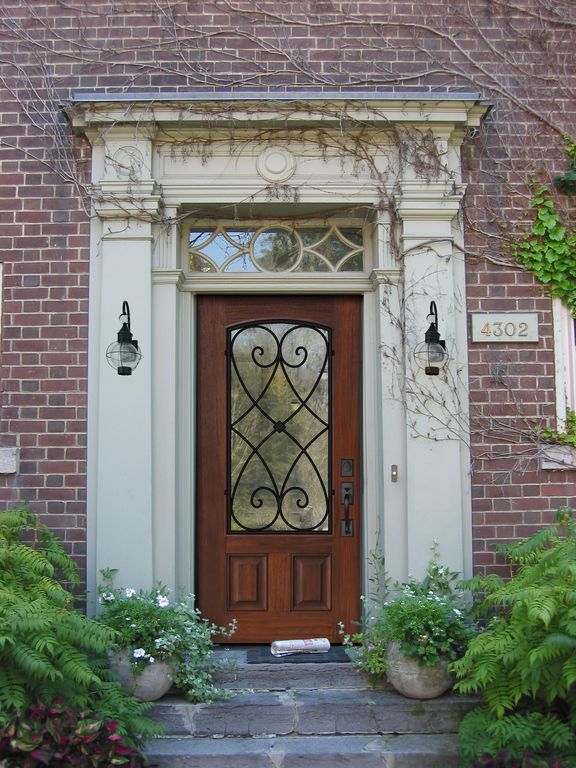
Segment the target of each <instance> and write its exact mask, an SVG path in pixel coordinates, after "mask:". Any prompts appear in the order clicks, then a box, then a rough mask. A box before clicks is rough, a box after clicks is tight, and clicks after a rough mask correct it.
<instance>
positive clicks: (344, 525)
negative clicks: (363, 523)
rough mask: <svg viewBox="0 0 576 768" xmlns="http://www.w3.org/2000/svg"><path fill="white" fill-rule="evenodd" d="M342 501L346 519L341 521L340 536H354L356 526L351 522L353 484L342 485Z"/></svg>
mask: <svg viewBox="0 0 576 768" xmlns="http://www.w3.org/2000/svg"><path fill="white" fill-rule="evenodd" d="M340 501H341V503H342V504H343V505H344V519H343V520H342V521H341V526H340V535H341V536H353V535H354V524H353V521H352V520H350V504H352V503H353V501H354V485H353V484H352V483H342V484H341V485H340Z"/></svg>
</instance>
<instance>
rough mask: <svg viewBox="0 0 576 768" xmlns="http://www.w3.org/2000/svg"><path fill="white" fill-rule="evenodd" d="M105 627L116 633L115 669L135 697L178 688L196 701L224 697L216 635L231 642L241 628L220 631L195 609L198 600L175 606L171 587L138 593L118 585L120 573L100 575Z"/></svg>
mask: <svg viewBox="0 0 576 768" xmlns="http://www.w3.org/2000/svg"><path fill="white" fill-rule="evenodd" d="M101 573H102V577H103V580H104V585H103V586H101V587H100V588H99V602H100V605H101V613H100V616H99V619H100V621H101V622H103V623H104V624H106V625H107V626H108V627H111V628H112V629H114V630H115V631H116V637H117V640H116V643H115V647H114V648H113V649H112V654H111V658H112V664H113V666H114V667H115V669H116V670H117V672H118V674H119V675H120V678H121V680H122V682H123V684H124V686H125V687H126V689H127V690H128V691H129V692H130V693H132V694H133V695H134V696H136V698H139V699H141V700H144V701H154V700H155V699H158V698H160V697H161V696H163V695H164V694H165V693H166V692H167V691H168V690H169V689H170V687H171V686H172V685H173V684H174V685H175V686H176V687H177V688H179V689H181V690H182V691H183V692H184V693H185V695H186V698H188V699H189V700H190V701H194V702H207V701H214V700H215V699H219V698H225V697H226V695H227V693H226V691H223V690H222V689H220V688H218V687H216V686H215V685H214V683H213V679H212V678H213V673H214V672H215V671H216V669H217V665H216V663H215V661H214V658H213V637H214V635H219V636H222V637H223V638H225V639H226V638H229V637H231V635H232V634H233V633H234V631H235V629H236V625H235V622H233V623H232V624H231V625H230V626H229V627H228V628H225V627H217V626H216V625H214V624H211V623H210V622H209V621H208V620H207V619H204V618H203V617H202V615H201V613H200V611H199V610H198V609H197V608H195V607H194V596H193V595H187V596H186V597H185V598H184V599H182V600H179V601H172V600H171V599H170V596H169V592H168V590H167V589H166V587H164V586H162V585H159V586H158V587H157V588H156V589H151V590H149V591H147V592H146V591H143V590H139V591H136V590H135V589H133V588H132V587H126V588H123V589H119V588H115V587H114V586H113V577H114V573H115V571H114V570H113V569H107V570H104V571H101Z"/></svg>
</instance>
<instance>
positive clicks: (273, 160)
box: [256, 147, 296, 184]
mask: <svg viewBox="0 0 576 768" xmlns="http://www.w3.org/2000/svg"><path fill="white" fill-rule="evenodd" d="M256 170H257V171H258V174H259V176H261V177H262V178H263V179H264V180H265V181H268V182H271V183H272V184H277V183H281V182H283V181H288V179H289V178H290V177H291V176H293V175H294V171H295V170H296V158H295V157H294V155H293V154H292V152H289V151H288V150H287V149H284V147H268V149H266V150H264V152H262V154H261V155H259V156H258V158H257V159H256Z"/></svg>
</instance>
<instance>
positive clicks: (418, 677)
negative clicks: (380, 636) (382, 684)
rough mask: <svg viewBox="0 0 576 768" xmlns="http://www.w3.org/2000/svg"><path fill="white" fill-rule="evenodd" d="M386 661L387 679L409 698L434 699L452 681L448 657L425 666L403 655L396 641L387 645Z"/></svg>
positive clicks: (443, 691) (446, 688)
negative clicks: (432, 664) (431, 665)
mask: <svg viewBox="0 0 576 768" xmlns="http://www.w3.org/2000/svg"><path fill="white" fill-rule="evenodd" d="M387 661H388V668H387V670H386V675H387V677H388V681H389V682H390V683H391V685H393V686H394V688H395V689H396V690H397V691H398V693H401V694H402V695H403V696H407V697H408V698H410V699H435V698H436V697H437V696H441V695H442V694H443V693H445V692H446V691H447V690H448V689H449V688H450V686H451V685H452V683H453V682H454V679H453V677H452V675H451V673H450V672H449V671H448V665H449V664H450V661H449V660H448V659H442V660H440V661H439V662H438V664H436V665H434V666H433V667H425V666H423V665H422V664H419V663H418V661H417V660H416V659H413V658H410V657H409V656H405V655H404V654H403V653H402V651H401V650H400V646H399V645H398V644H397V643H390V645H389V646H388V649H387Z"/></svg>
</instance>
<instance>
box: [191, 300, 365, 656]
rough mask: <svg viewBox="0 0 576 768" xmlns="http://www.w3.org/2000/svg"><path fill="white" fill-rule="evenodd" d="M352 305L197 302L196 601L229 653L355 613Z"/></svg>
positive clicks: (356, 330) (356, 359)
mask: <svg viewBox="0 0 576 768" xmlns="http://www.w3.org/2000/svg"><path fill="white" fill-rule="evenodd" d="M360 309H361V299H360V298H359V297H356V296H273V297H271V296H264V297H259V296H203V297H200V298H199V299H198V318H197V319H198V325H197V328H198V382H197V383H198V389H197V392H198V420H197V423H198V435H197V457H198V458H197V539H196V540H197V558H196V560H197V564H198V565H197V595H198V604H199V607H200V609H201V611H202V613H203V614H204V615H205V616H207V617H208V618H210V619H211V620H212V621H214V622H216V623H217V624H218V625H225V624H228V623H229V622H230V621H231V620H232V619H233V618H236V619H237V622H238V631H237V633H236V635H235V636H234V638H233V642H242V643H268V642H271V641H272V640H275V639H290V638H306V637H328V638H329V639H330V640H331V641H332V642H339V640H340V638H339V635H338V622H339V621H343V622H344V623H345V624H346V626H348V627H349V626H350V623H351V621H354V620H357V619H358V618H359V613H360V601H359V598H360V525H361V516H360V509H361V498H360V491H361V467H360V410H361V408H360V402H361V397H360V391H361V382H360V369H361V363H360V350H361V339H360V335H361V328H360Z"/></svg>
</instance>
